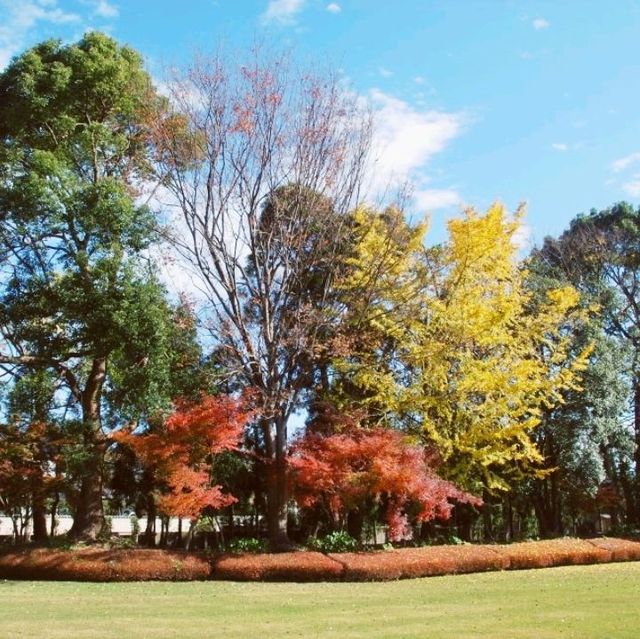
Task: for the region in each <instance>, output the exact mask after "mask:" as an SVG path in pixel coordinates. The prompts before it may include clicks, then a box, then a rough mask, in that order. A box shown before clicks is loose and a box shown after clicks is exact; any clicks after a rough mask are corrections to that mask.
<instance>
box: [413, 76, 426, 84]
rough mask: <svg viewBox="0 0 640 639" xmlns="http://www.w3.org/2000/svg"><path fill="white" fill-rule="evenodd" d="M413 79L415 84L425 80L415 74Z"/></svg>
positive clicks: (422, 82)
mask: <svg viewBox="0 0 640 639" xmlns="http://www.w3.org/2000/svg"><path fill="white" fill-rule="evenodd" d="M413 81H414V82H415V83H416V84H424V83H425V82H426V80H425V79H424V78H423V77H422V76H421V75H417V76H416V77H415V78H413Z"/></svg>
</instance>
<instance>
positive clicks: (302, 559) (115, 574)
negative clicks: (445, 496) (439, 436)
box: [0, 538, 640, 581]
mask: <svg viewBox="0 0 640 639" xmlns="http://www.w3.org/2000/svg"><path fill="white" fill-rule="evenodd" d="M633 560H635V561H640V542H637V541H630V540H625V539H611V538H601V539H592V540H582V539H553V540H548V541H535V542H525V543H515V544H509V545H461V546H431V547H426V548H403V549H399V550H388V551H376V552H355V553H333V554H328V555H325V554H322V553H319V552H304V551H301V552H290V553H281V554H266V553H265V554H249V553H246V554H219V555H216V556H214V557H212V558H207V557H205V556H204V555H198V554H188V553H184V552H177V551H167V550H143V549H140V550H105V549H100V548H86V549H80V550H71V551H64V550H46V549H23V550H9V551H7V552H4V553H3V554H0V578H3V579H55V580H74V581H144V580H165V581H169V580H172V581H189V580H198V579H225V580H234V581H387V580H394V579H407V578H413V577H428V576H433V575H448V574H460V573H468V572H483V571H487V570H517V569H522V568H547V567H550V566H562V565H572V564H593V563H602V562H609V561H633Z"/></svg>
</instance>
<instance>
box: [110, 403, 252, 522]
mask: <svg viewBox="0 0 640 639" xmlns="http://www.w3.org/2000/svg"><path fill="white" fill-rule="evenodd" d="M250 418H251V412H250V411H248V410H246V409H245V408H244V401H243V400H242V399H234V398H232V397H229V396H218V397H213V396H210V395H204V396H203V397H202V398H201V399H200V400H199V401H198V402H197V403H195V404H194V403H189V402H184V401H180V402H178V403H177V408H176V411H175V412H174V413H173V414H172V415H171V416H170V417H169V418H168V419H167V421H166V423H165V425H164V428H163V430H162V431H159V432H152V433H146V434H143V435H139V434H135V433H132V432H130V431H124V430H123V431H120V432H118V433H115V434H114V435H113V438H114V439H115V440H116V441H117V442H119V443H121V444H126V445H127V446H130V447H131V448H132V449H133V450H134V452H135V453H136V455H137V457H138V458H139V459H140V461H141V462H142V463H143V464H144V465H145V466H147V467H150V468H153V469H154V470H155V473H156V477H158V478H159V479H162V480H163V481H164V483H165V485H166V488H167V490H166V492H165V493H164V494H163V495H162V496H161V497H160V499H159V501H158V506H159V507H160V510H161V511H162V512H164V513H165V514H167V515H175V516H179V517H190V518H196V517H198V515H199V514H200V513H201V512H202V510H203V509H204V508H206V507H211V508H215V509H217V508H223V507H224V506H228V505H229V504H232V503H233V502H235V501H236V499H235V497H233V495H229V494H225V493H223V492H222V490H221V487H220V486H218V485H215V484H214V483H213V479H214V478H213V477H212V473H211V467H212V461H213V456H215V455H216V454H219V453H221V452H223V451H227V450H235V449H237V447H238V445H239V442H240V440H241V438H242V433H243V431H244V427H245V425H246V423H247V421H248V420H249V419H250Z"/></svg>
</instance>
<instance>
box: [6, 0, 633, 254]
mask: <svg viewBox="0 0 640 639" xmlns="http://www.w3.org/2000/svg"><path fill="white" fill-rule="evenodd" d="M89 28H97V29H100V30H104V31H107V32H108V33H110V34H111V35H113V36H114V37H115V38H117V39H118V40H120V41H122V42H126V43H128V44H130V45H132V46H133V47H135V48H137V49H138V50H139V51H141V52H142V54H143V55H144V56H145V58H146V59H147V64H148V67H149V70H150V71H151V72H152V74H153V75H154V76H155V77H161V75H162V69H163V68H164V67H165V66H168V65H173V64H183V63H185V62H187V61H188V59H189V57H190V56H191V55H192V53H193V52H194V51H195V50H197V49H205V50H206V49H213V48H216V47H217V46H218V45H219V44H221V43H222V44H223V45H224V46H225V48H228V49H238V48H240V49H241V48H243V47H245V46H247V45H248V44H249V43H251V42H253V41H254V40H255V39H259V40H264V41H267V42H269V43H274V44H275V45H277V46H280V45H281V46H284V47H287V48H291V49H292V51H293V52H294V54H295V55H297V56H300V57H301V58H304V59H305V61H307V62H309V61H314V60H315V61H318V62H320V63H322V64H323V65H326V64H327V62H328V63H329V64H331V65H333V66H335V67H336V68H339V69H340V70H341V71H342V72H343V73H344V74H345V76H346V77H347V78H348V79H349V80H350V82H351V83H352V85H353V87H354V88H355V89H356V90H357V91H358V92H359V93H361V94H362V95H365V96H367V97H368V98H369V99H370V101H371V103H372V105H373V107H374V109H375V110H376V112H377V114H378V138H379V142H380V144H381V145H384V152H383V153H382V156H381V157H382V160H381V164H382V166H383V168H385V169H388V170H393V172H394V174H395V177H396V178H398V179H401V178H406V177H408V178H410V179H411V180H412V181H413V182H414V184H415V194H416V197H415V200H414V203H413V211H414V213H416V214H420V213H421V212H425V211H428V212H430V213H431V215H432V219H433V227H434V228H433V235H432V237H433V239H435V240H439V239H441V235H442V229H443V224H444V220H445V219H446V218H448V217H451V216H452V215H455V214H456V213H457V212H458V211H459V210H460V207H461V206H462V205H464V204H470V205H473V206H476V207H477V208H485V207H486V206H488V205H489V204H490V203H491V202H492V201H494V200H496V199H499V200H501V201H503V202H504V203H505V204H506V205H507V206H508V207H509V208H510V209H514V208H515V207H516V206H517V204H518V203H519V202H521V201H526V202H527V203H528V215H527V224H528V234H529V241H530V242H540V241H541V240H542V238H543V237H544V236H545V235H546V234H558V233H560V232H561V231H562V230H563V228H565V227H566V226H567V224H568V223H569V221H570V220H571V219H572V218H573V217H574V216H575V215H576V214H577V213H579V212H583V211H588V210H589V209H590V208H592V207H595V208H604V207H606V206H608V205H610V204H612V203H614V202H616V201H619V200H622V199H626V200H628V201H631V202H633V203H634V204H638V202H640V136H639V132H640V108H639V106H638V105H640V81H639V80H640V47H639V46H638V41H639V39H640V1H638V0H614V1H613V2H609V3H605V2H604V1H603V0H601V1H598V2H596V1H592V0H562V1H560V2H559V1H557V0H556V1H554V2H526V1H519V2H516V1H509V0H491V1H488V0H487V1H481V0H448V1H444V0H440V1H437V0H395V2H387V1H386V0H337V1H335V2H331V1H328V0H271V1H269V0H217V1H213V0H182V2H175V1H169V0H154V1H153V2H151V1H148V0H126V1H125V0H24V1H23V0H0V67H3V66H4V65H5V64H6V63H7V62H8V60H9V59H10V57H11V56H12V55H15V54H18V53H20V52H21V51H22V50H24V49H25V48H27V47H28V46H30V45H32V44H34V43H36V42H38V41H39V40H42V39H44V38H48V37H60V38H62V39H64V40H73V39H77V38H78V37H80V36H81V34H82V33H83V31H84V30H86V29H89Z"/></svg>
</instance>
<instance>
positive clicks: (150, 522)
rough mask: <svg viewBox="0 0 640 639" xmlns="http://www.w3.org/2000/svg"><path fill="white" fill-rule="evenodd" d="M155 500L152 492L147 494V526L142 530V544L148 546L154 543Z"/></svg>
mask: <svg viewBox="0 0 640 639" xmlns="http://www.w3.org/2000/svg"><path fill="white" fill-rule="evenodd" d="M156 514H157V513H156V500H155V499H154V498H153V495H152V494H150V493H149V494H148V495H147V527H146V528H145V531H144V544H145V546H149V548H155V545H156Z"/></svg>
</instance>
